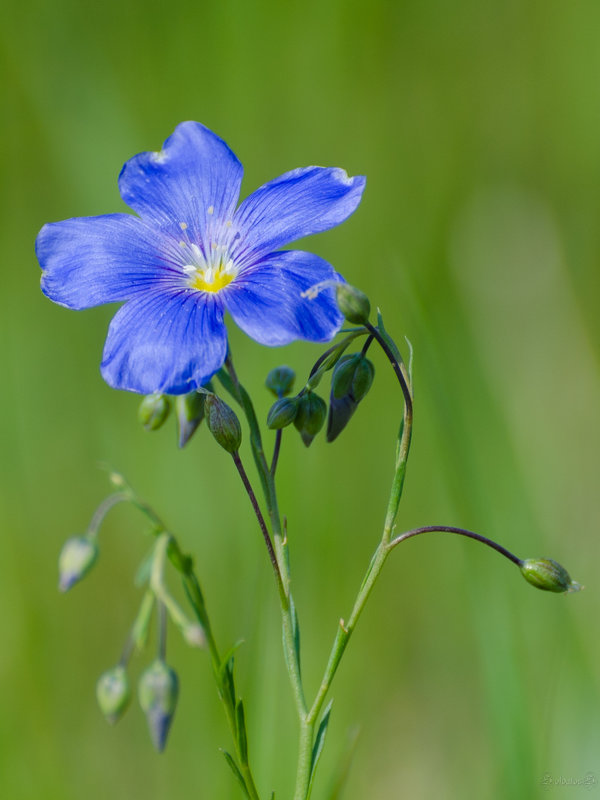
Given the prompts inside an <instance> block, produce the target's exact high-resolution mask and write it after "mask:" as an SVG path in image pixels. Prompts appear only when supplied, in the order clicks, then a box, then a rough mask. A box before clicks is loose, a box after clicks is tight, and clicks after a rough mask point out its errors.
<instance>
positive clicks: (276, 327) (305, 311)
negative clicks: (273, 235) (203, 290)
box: [223, 250, 343, 346]
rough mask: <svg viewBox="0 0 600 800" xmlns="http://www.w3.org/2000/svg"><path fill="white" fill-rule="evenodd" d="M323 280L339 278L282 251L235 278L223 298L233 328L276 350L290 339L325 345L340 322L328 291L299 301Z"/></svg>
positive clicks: (322, 265)
mask: <svg viewBox="0 0 600 800" xmlns="http://www.w3.org/2000/svg"><path fill="white" fill-rule="evenodd" d="M326 280H335V281H341V280H342V278H341V276H340V275H338V274H337V273H336V272H335V270H334V269H333V267H332V266H331V264H328V263H327V261H324V260H323V259H322V258H319V256H315V255H313V254H312V253H305V252H304V251H302V250H284V251H282V252H279V253H271V254H270V255H268V256H266V257H265V258H264V259H262V261H261V262H260V263H259V264H257V265H256V266H255V267H252V268H250V269H247V270H246V271H245V272H242V273H241V274H240V275H238V277H237V278H236V279H235V280H234V281H233V283H231V284H230V285H229V286H228V287H227V289H225V290H224V291H223V296H224V300H225V305H226V307H227V310H228V311H229V313H230V314H231V316H232V317H233V319H234V321H235V322H236V324H237V325H239V327H240V328H241V329H242V330H243V331H244V332H245V333H247V334H248V336H250V337H252V339H255V340H256V341H257V342H259V343H260V344H266V345H272V346H274V345H282V344H289V343H290V342H293V341H295V340H296V339H306V340H308V341H311V342H327V341H329V340H330V339H332V338H333V337H334V336H335V334H336V333H337V332H338V330H339V329H340V327H341V325H342V322H343V317H342V315H341V314H340V312H339V310H338V307H337V304H336V302H335V293H334V291H333V289H325V290H324V291H322V292H320V293H319V295H318V296H317V297H316V298H315V299H313V300H310V299H309V298H307V297H302V293H303V292H305V291H306V290H307V289H309V288H310V287H311V286H314V285H315V284H317V283H320V282H321V281H326Z"/></svg>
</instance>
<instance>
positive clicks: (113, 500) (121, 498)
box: [87, 492, 131, 536]
mask: <svg viewBox="0 0 600 800" xmlns="http://www.w3.org/2000/svg"><path fill="white" fill-rule="evenodd" d="M128 500H131V496H130V494H129V493H128V492H115V493H114V494H109V495H108V497H106V498H105V499H104V500H103V501H102V502H101V503H100V505H99V506H98V508H97V509H96V510H95V511H94V515H93V516H92V518H91V520H90V524H89V525H88V528H87V532H88V535H89V536H97V534H98V530H99V528H100V525H102V522H103V521H104V517H105V516H106V515H107V514H108V512H109V511H110V510H111V508H114V507H115V506H116V505H118V504H119V503H125V502H127V501H128Z"/></svg>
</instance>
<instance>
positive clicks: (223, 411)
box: [204, 394, 242, 453]
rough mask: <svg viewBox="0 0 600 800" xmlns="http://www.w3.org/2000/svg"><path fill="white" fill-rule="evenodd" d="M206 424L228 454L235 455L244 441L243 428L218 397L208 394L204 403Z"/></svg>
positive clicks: (231, 411)
mask: <svg viewBox="0 0 600 800" xmlns="http://www.w3.org/2000/svg"><path fill="white" fill-rule="evenodd" d="M204 410H205V412H206V424H207V425H208V429H209V431H210V432H211V433H212V435H213V436H214V437H215V439H216V440H217V442H218V443H219V444H220V445H221V447H222V448H223V449H224V450H227V452H228V453H235V452H236V451H237V450H239V448H240V444H241V441H242V428H241V426H240V423H239V420H238V418H237V417H236V415H235V414H234V412H233V410H232V409H231V408H230V407H229V406H228V405H227V403H224V402H223V400H221V398H220V397H217V395H216V394H207V395H206V400H205V402H204Z"/></svg>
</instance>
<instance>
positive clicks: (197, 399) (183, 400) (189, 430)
mask: <svg viewBox="0 0 600 800" xmlns="http://www.w3.org/2000/svg"><path fill="white" fill-rule="evenodd" d="M204 401H205V395H204V394H200V392H189V393H188V394H180V395H178V396H177V399H176V400H175V409H176V411H177V425H178V427H179V447H184V446H185V445H186V444H187V443H188V442H189V440H190V439H191V438H192V435H193V434H194V433H195V431H196V428H197V427H198V425H200V423H201V422H202V420H203V419H204Z"/></svg>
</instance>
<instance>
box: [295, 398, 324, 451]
mask: <svg viewBox="0 0 600 800" xmlns="http://www.w3.org/2000/svg"><path fill="white" fill-rule="evenodd" d="M297 402H298V410H297V412H296V418H295V419H294V425H295V427H296V428H297V430H298V431H299V433H300V436H301V437H302V441H303V442H304V444H305V445H306V446H307V447H308V446H309V445H310V444H311V442H312V440H313V439H314V438H315V436H316V435H317V433H318V432H319V431H320V430H321V428H322V427H323V423H324V422H325V417H326V416H327V406H326V404H325V401H324V400H323V399H322V398H320V397H319V395H318V394H315V393H314V392H306V394H303V395H302V397H299V398H298V400H297Z"/></svg>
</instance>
